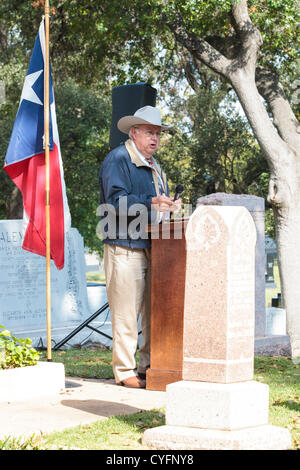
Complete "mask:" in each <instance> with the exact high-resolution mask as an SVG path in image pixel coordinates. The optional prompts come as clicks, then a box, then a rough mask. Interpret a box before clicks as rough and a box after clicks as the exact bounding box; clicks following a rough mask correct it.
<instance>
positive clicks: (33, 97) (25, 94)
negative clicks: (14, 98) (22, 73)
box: [20, 70, 43, 106]
mask: <svg viewBox="0 0 300 470" xmlns="http://www.w3.org/2000/svg"><path fill="white" fill-rule="evenodd" d="M42 73H43V70H38V71H37V72H33V73H30V74H29V75H26V77H25V82H24V86H23V91H22V95H21V99H20V104H21V103H22V100H27V101H31V102H32V103H37V104H40V105H41V106H43V103H42V102H41V100H40V99H39V97H38V95H37V94H36V92H35V91H34V90H33V88H32V87H33V85H34V84H35V82H36V81H37V79H38V78H39V76H40V75H41V74H42Z"/></svg>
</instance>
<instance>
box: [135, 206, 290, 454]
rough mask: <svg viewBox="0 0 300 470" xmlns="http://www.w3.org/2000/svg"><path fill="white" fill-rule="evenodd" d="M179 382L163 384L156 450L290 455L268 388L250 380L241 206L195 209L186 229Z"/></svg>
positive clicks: (147, 440) (251, 305) (251, 293)
mask: <svg viewBox="0 0 300 470" xmlns="http://www.w3.org/2000/svg"><path fill="white" fill-rule="evenodd" d="M185 238H186V283H185V303H184V329H183V374H182V375H183V380H182V381H178V382H175V383H172V384H169V385H167V388H166V392H167V397H166V403H167V405H166V425H165V426H161V427H156V428H152V429H148V430H147V431H145V433H144V435H143V440H142V442H143V444H146V445H148V446H150V447H151V448H156V449H181V450H184V449H195V450H196V449H197V450H204V449H209V450H222V449H228V450H263V449H266V450H267V449H270V450H271V449H288V448H290V445H291V438H290V434H289V431H288V430H287V429H284V428H280V427H277V426H270V425H268V409H269V389H268V386H267V385H266V384H262V383H259V382H256V381H254V380H253V360H254V328H255V322H254V319H255V243H256V228H255V224H254V222H253V219H252V217H251V215H250V213H249V211H248V210H247V209H246V208H245V207H240V206H235V207H233V206H226V207H224V206H223V207H222V206H221V207H220V206H217V205H216V206H212V205H200V206H199V207H198V208H197V209H196V210H195V212H194V213H193V214H192V216H191V217H190V219H189V221H188V224H187V228H186V237H185Z"/></svg>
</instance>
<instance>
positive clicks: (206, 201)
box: [197, 193, 266, 337]
mask: <svg viewBox="0 0 300 470" xmlns="http://www.w3.org/2000/svg"><path fill="white" fill-rule="evenodd" d="M199 205H213V206H225V207H226V206H243V207H246V209H247V210H248V211H249V212H250V214H251V216H252V219H253V222H254V224H255V228H256V245H255V336H256V337H258V336H260V337H263V336H265V334H266V308H265V303H266V300H265V200H264V198H262V197H258V196H253V195H249V194H226V193H213V194H209V195H208V196H203V197H200V198H198V199H197V207H198V206H199Z"/></svg>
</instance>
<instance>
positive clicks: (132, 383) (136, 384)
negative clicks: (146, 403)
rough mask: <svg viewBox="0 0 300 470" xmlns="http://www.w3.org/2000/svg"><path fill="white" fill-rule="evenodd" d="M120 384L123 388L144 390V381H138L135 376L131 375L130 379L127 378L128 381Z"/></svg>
mask: <svg viewBox="0 0 300 470" xmlns="http://www.w3.org/2000/svg"><path fill="white" fill-rule="evenodd" d="M120 383H121V385H123V386H124V387H129V388H146V381H145V380H142V379H140V378H139V377H137V376H136V375H133V376H132V377H128V379H125V380H122V382H120Z"/></svg>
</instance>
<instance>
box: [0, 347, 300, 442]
mask: <svg viewBox="0 0 300 470" xmlns="http://www.w3.org/2000/svg"><path fill="white" fill-rule="evenodd" d="M41 359H42V360H46V353H44V352H43V353H42V357H41ZM52 359H53V361H55V362H62V363H63V364H64V366H65V372H66V375H67V376H80V377H86V378H88V377H89V378H95V377H96V378H105V379H109V378H113V373H112V368H111V351H110V350H104V351H100V350H84V349H70V350H66V351H53V352H52ZM254 380H257V381H258V382H262V383H265V384H267V385H269V392H270V407H269V424H272V425H274V426H282V427H285V428H287V429H288V430H289V431H290V433H291V436H292V443H293V447H292V448H293V449H298V450H300V367H299V365H298V366H297V365H295V364H294V363H293V362H292V360H291V359H290V358H287V357H267V356H260V357H255V364H254ZM163 424H164V410H152V411H142V412H140V413H135V414H131V415H125V416H111V417H109V418H107V419H105V420H99V421H96V422H95V423H92V424H89V425H85V426H76V427H74V428H71V429H68V430H65V431H63V432H56V433H51V434H48V435H44V436H42V437H39V438H31V439H28V440H26V439H25V440H20V439H8V440H7V442H6V443H4V442H3V441H2V442H1V441H0V449H1V447H2V448H10V449H15V448H27V449H95V450H96V449H98V450H101V449H102V450H104V449H115V450H117V449H127V450H134V449H145V447H143V446H142V444H141V438H142V435H143V433H144V431H145V430H146V429H147V428H150V427H154V426H161V425H163Z"/></svg>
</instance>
